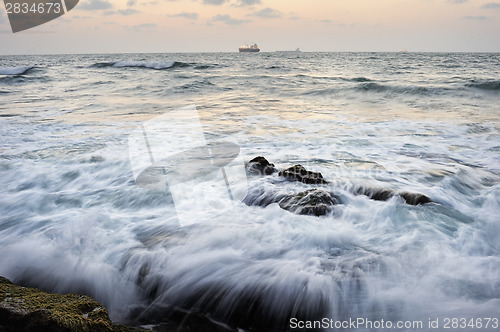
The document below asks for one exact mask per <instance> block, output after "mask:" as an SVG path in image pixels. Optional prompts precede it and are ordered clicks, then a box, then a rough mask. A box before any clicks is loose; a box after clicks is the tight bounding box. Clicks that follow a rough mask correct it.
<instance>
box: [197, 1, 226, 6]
mask: <svg viewBox="0 0 500 332" xmlns="http://www.w3.org/2000/svg"><path fill="white" fill-rule="evenodd" d="M224 2H226V0H203V3H204V4H205V5H215V6H219V5H222V4H223V3H224Z"/></svg>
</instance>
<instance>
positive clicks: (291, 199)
mask: <svg viewBox="0 0 500 332" xmlns="http://www.w3.org/2000/svg"><path fill="white" fill-rule="evenodd" d="M339 203H340V199H339V197H338V196H335V195H332V194H331V193H329V192H327V191H325V190H321V189H309V190H305V191H302V192H300V193H298V194H295V195H291V196H288V197H286V198H284V199H282V200H281V201H280V202H279V206H280V207H281V208H282V209H285V210H287V211H290V212H294V213H297V214H305V215H314V216H324V215H325V214H328V213H330V212H331V211H332V209H333V208H332V207H333V206H334V205H335V204H339Z"/></svg>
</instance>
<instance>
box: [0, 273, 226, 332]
mask: <svg viewBox="0 0 500 332" xmlns="http://www.w3.org/2000/svg"><path fill="white" fill-rule="evenodd" d="M167 320H168V322H167V323H162V324H159V325H154V326H150V327H149V329H143V328H138V327H133V326H126V325H122V324H113V323H112V322H111V319H110V318H109V315H108V311H107V310H106V308H104V306H103V305H102V304H100V303H99V302H97V301H96V300H95V299H93V298H92V297H90V296H87V295H82V294H54V293H47V292H44V291H41V290H39V289H37V288H29V287H22V286H18V285H15V284H13V283H12V282H11V281H10V280H8V279H6V278H4V277H0V332H80V331H84V332H87V331H88V332H146V331H155V332H174V331H175V332H189V331H206V332H227V331H232V330H231V329H228V328H226V327H224V326H220V325H217V324H215V323H213V322H212V321H210V320H209V319H208V318H207V317H206V316H204V315H201V314H187V313H182V312H176V311H170V312H169V313H168V319H167Z"/></svg>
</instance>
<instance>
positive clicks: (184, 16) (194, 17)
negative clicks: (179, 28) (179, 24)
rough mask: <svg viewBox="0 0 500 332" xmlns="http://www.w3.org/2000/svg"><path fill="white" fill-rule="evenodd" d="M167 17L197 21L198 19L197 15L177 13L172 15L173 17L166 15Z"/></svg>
mask: <svg viewBox="0 0 500 332" xmlns="http://www.w3.org/2000/svg"><path fill="white" fill-rule="evenodd" d="M167 16H168V17H182V18H186V19H188V20H197V19H198V14H197V13H186V12H182V13H178V14H173V15H167Z"/></svg>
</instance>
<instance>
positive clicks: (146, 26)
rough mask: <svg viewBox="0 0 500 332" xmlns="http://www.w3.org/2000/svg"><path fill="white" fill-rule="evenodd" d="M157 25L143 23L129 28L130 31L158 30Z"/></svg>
mask: <svg viewBox="0 0 500 332" xmlns="http://www.w3.org/2000/svg"><path fill="white" fill-rule="evenodd" d="M156 27H157V25H156V24H155V23H143V24H138V25H133V26H131V27H127V28H128V29H130V30H135V31H141V30H144V29H156Z"/></svg>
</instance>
